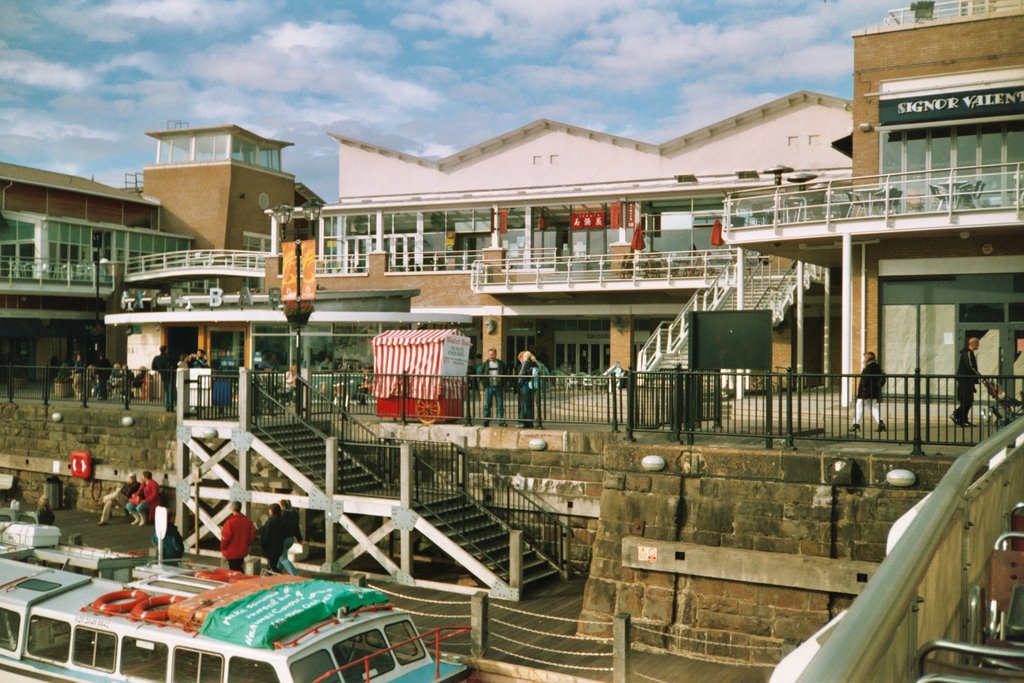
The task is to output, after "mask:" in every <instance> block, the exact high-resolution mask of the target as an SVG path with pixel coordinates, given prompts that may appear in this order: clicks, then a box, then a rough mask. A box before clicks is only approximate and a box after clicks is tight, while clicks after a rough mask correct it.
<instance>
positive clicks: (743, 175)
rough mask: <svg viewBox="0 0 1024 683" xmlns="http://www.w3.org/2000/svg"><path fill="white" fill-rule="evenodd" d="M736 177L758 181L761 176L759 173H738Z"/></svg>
mask: <svg viewBox="0 0 1024 683" xmlns="http://www.w3.org/2000/svg"><path fill="white" fill-rule="evenodd" d="M736 177H737V178H739V179H740V180H757V179H758V178H760V177H761V176H759V175H757V171H736Z"/></svg>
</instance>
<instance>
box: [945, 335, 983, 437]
mask: <svg viewBox="0 0 1024 683" xmlns="http://www.w3.org/2000/svg"><path fill="white" fill-rule="evenodd" d="M979 344H980V342H979V340H978V338H977V337H971V338H970V339H968V340H967V346H965V347H964V348H962V349H960V360H959V362H958V363H957V366H956V400H957V403H958V404H959V405H957V407H956V410H954V411H953V414H952V415H950V416H949V417H950V419H951V420H953V424H955V425H956V426H958V427H973V426H974V423H973V422H971V408H973V407H974V392H976V391H977V390H978V380H980V379H981V373H979V372H978V357H977V356H976V355H975V352H976V351H977V350H978V345H979Z"/></svg>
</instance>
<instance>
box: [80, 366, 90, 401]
mask: <svg viewBox="0 0 1024 683" xmlns="http://www.w3.org/2000/svg"><path fill="white" fill-rule="evenodd" d="M78 388H79V389H80V390H81V392H82V407H83V408H88V407H89V391H90V390H91V388H92V387H90V386H89V373H88V372H86V367H85V366H84V365H83V366H81V367H79V368H78Z"/></svg>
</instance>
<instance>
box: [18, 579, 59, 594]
mask: <svg viewBox="0 0 1024 683" xmlns="http://www.w3.org/2000/svg"><path fill="white" fill-rule="evenodd" d="M18 588H23V589H25V590H27V591H39V592H40V593H45V592H47V591H52V590H53V589H55V588H60V584H59V583H54V582H53V581H44V580H43V579H25V580H24V581H20V582H19V583H18Z"/></svg>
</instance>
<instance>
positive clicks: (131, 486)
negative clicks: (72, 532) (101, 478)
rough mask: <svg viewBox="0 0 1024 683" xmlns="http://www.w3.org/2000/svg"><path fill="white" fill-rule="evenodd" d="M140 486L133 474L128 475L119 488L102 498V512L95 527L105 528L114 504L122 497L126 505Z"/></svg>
mask: <svg viewBox="0 0 1024 683" xmlns="http://www.w3.org/2000/svg"><path fill="white" fill-rule="evenodd" d="M140 486H141V484H139V480H138V479H137V478H136V477H135V475H134V474H129V475H128V481H127V482H125V484H124V485H123V486H122V487H121V488H119V489H114V490H113V491H111V492H110V493H108V494H107V495H105V496H103V512H101V513H100V521H99V522H97V523H96V526H106V524H107V520H108V519H110V513H111V511H112V510H113V509H114V503H117V502H119V501H120V500H121V498H122V497H124V502H125V503H126V504H127V503H128V501H129V500H130V499H131V497H132V496H134V495H135V494H136V493H138V492H139V488H140Z"/></svg>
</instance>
